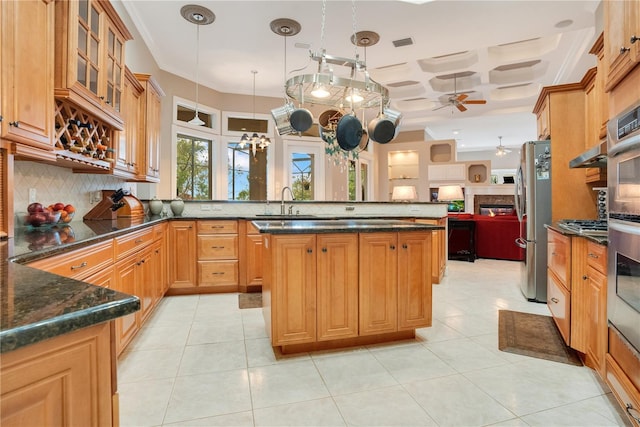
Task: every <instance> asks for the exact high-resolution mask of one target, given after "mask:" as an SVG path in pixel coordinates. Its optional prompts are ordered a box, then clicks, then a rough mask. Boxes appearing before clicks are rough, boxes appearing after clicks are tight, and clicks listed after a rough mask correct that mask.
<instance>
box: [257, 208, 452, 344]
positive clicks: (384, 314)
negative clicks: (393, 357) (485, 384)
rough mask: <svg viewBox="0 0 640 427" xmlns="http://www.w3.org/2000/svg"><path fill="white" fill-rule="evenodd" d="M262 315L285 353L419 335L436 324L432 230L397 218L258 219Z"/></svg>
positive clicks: (273, 340) (271, 333) (269, 332)
mask: <svg viewBox="0 0 640 427" xmlns="http://www.w3.org/2000/svg"><path fill="white" fill-rule="evenodd" d="M253 224H254V225H255V226H256V227H257V228H258V230H259V231H260V233H262V234H263V245H264V258H263V285H262V295H263V314H264V318H265V323H266V327H267V333H268V335H269V337H270V339H271V344H272V346H274V347H278V348H279V349H280V351H281V352H282V353H291V352H299V351H310V350H319V349H327V348H337V347H347V346H353V345H364V344H372V343H378V342H385V341H392V340H398V339H411V338H414V337H415V329H416V328H421V327H427V326H431V320H432V298H431V286H432V275H431V268H432V263H431V250H432V235H433V233H432V232H433V230H439V229H443V227H441V226H434V225H429V224H420V223H414V222H411V221H400V220H363V219H351V220H275V221H273V220H272V221H253Z"/></svg>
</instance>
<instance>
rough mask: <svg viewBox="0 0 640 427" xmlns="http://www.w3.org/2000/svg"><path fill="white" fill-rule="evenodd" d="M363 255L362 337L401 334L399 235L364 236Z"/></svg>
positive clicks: (361, 255)
mask: <svg viewBox="0 0 640 427" xmlns="http://www.w3.org/2000/svg"><path fill="white" fill-rule="evenodd" d="M359 246H360V251H359V254H358V256H359V258H358V259H359V263H360V273H359V282H360V283H359V286H360V296H359V301H360V302H359V310H360V315H359V317H360V319H359V321H360V335H367V334H379V333H386V332H395V331H397V330H398V255H397V246H398V234H397V233H362V234H360V242H359Z"/></svg>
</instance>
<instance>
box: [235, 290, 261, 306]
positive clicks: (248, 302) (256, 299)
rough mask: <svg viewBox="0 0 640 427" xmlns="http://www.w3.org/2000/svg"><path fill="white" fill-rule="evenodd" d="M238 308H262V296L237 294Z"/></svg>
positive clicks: (257, 293) (258, 294) (256, 293)
mask: <svg viewBox="0 0 640 427" xmlns="http://www.w3.org/2000/svg"><path fill="white" fill-rule="evenodd" d="M238 307H240V308H262V294H261V293H260V292H252V293H246V294H238Z"/></svg>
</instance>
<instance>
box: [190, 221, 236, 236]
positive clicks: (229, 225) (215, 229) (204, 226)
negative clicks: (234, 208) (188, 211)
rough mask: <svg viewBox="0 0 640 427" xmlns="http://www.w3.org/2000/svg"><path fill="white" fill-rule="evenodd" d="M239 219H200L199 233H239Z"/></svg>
mask: <svg viewBox="0 0 640 427" xmlns="http://www.w3.org/2000/svg"><path fill="white" fill-rule="evenodd" d="M237 233H238V221H224V220H216V221H198V234H237Z"/></svg>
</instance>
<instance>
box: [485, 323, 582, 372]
mask: <svg viewBox="0 0 640 427" xmlns="http://www.w3.org/2000/svg"><path fill="white" fill-rule="evenodd" d="M498 337H499V339H498V348H499V349H500V350H501V351H506V352H508V353H515V354H521V355H524V356H530V357H537V358H539V359H545V360H552V361H554V362H561V363H567V364H569V365H577V366H582V362H581V361H580V358H579V357H578V353H577V352H576V351H575V350H574V349H572V348H571V347H568V346H567V345H566V344H565V343H564V340H563V339H562V335H560V331H559V330H558V327H557V326H556V324H555V322H554V321H553V318H552V317H551V316H542V315H539V314H531V313H520V312H518V311H511V310H500V312H499V316H498Z"/></svg>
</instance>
